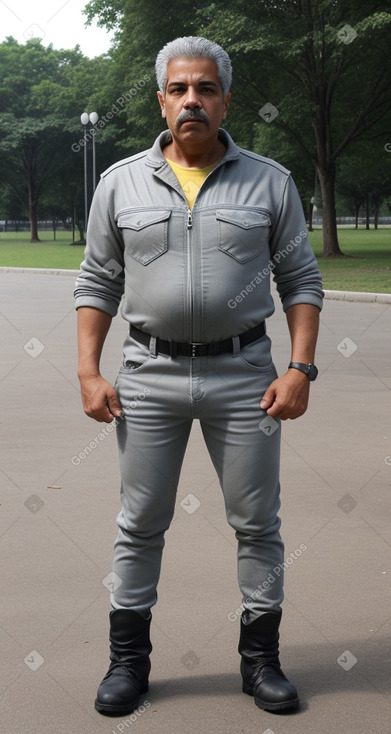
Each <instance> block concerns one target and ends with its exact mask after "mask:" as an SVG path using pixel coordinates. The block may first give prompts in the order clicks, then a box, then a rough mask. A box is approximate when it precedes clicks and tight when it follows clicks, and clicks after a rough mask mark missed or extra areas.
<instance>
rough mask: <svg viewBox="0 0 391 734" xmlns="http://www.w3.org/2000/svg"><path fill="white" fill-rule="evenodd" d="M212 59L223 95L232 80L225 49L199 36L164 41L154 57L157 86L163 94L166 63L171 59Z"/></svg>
mask: <svg viewBox="0 0 391 734" xmlns="http://www.w3.org/2000/svg"><path fill="white" fill-rule="evenodd" d="M198 56H199V57H201V58H204V59H212V61H214V62H215V64H216V66H217V74H218V77H219V81H220V84H221V88H222V90H223V96H224V97H225V95H226V94H227V93H228V92H229V89H230V86H231V82H232V65H231V59H230V58H229V56H228V54H227V52H226V51H224V49H223V48H221V46H219V45H218V44H217V43H214V42H213V41H208V39H207V38H202V37H201V36H184V37H182V38H175V39H174V41H170V42H169V43H166V45H165V46H163V48H162V49H161V51H159V53H158V55H157V57H156V64H155V71H156V80H157V84H158V87H159V89H160V91H161V93H162V94H165V91H166V84H167V65H168V62H169V61H171V59H178V58H181V57H184V58H196V57H198Z"/></svg>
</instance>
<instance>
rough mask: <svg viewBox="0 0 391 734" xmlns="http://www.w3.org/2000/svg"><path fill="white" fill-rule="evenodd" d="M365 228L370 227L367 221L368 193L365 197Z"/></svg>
mask: <svg viewBox="0 0 391 734" xmlns="http://www.w3.org/2000/svg"><path fill="white" fill-rule="evenodd" d="M365 229H370V221H369V196H368V194H367V195H366V197H365Z"/></svg>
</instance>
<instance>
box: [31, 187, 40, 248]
mask: <svg viewBox="0 0 391 734" xmlns="http://www.w3.org/2000/svg"><path fill="white" fill-rule="evenodd" d="M37 205H38V197H37V191H36V186H35V181H34V179H33V176H30V178H29V217H30V242H41V240H40V239H39V237H38V216H37Z"/></svg>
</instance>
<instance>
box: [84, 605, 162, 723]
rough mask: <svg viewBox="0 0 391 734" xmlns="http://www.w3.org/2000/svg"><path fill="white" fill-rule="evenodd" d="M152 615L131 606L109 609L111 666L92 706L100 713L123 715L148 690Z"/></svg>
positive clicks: (134, 707) (132, 708)
mask: <svg viewBox="0 0 391 734" xmlns="http://www.w3.org/2000/svg"><path fill="white" fill-rule="evenodd" d="M150 624H151V618H149V619H144V617H142V616H141V614H138V612H134V611H133V610H132V609H115V610H114V611H112V612H110V660H111V663H110V667H109V669H108V671H107V673H106V675H105V677H104V678H103V680H102V683H101V684H100V686H99V688H98V693H97V696H96V700H95V708H96V710H97V711H99V713H100V714H106V715H107V716H122V715H125V714H130V713H131V712H132V711H134V709H136V708H137V707H138V705H139V700H140V694H141V693H146V691H147V690H148V676H149V672H150V670H151V663H150V660H149V654H150V652H151V650H152V645H151V642H150V639H149V628H150Z"/></svg>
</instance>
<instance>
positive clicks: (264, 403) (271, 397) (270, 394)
mask: <svg viewBox="0 0 391 734" xmlns="http://www.w3.org/2000/svg"><path fill="white" fill-rule="evenodd" d="M275 399H276V392H275V390H273V389H272V388H271V387H268V389H267V390H266V392H265V394H264V396H263V397H262V400H261V402H260V406H261V408H262V410H267V409H268V408H270V407H271V406H272V405H273V403H274V401H275Z"/></svg>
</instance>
